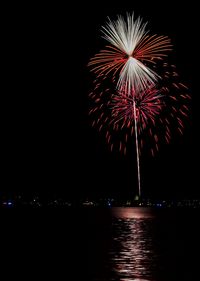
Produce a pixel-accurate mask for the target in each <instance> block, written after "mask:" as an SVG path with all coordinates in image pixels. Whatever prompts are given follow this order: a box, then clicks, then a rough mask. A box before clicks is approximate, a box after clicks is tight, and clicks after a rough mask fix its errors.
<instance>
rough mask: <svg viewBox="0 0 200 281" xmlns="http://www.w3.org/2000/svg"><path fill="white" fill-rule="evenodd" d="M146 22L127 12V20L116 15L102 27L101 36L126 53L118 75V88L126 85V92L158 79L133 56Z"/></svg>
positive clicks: (143, 32)
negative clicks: (125, 58) (114, 19)
mask: <svg viewBox="0 0 200 281" xmlns="http://www.w3.org/2000/svg"><path fill="white" fill-rule="evenodd" d="M146 24H147V23H142V19H141V18H140V17H139V18H137V19H136V20H134V14H132V15H129V14H128V13H127V21H125V20H124V18H123V17H122V16H118V19H117V20H116V21H111V20H110V19H109V20H108V22H107V24H106V26H104V27H102V32H103V34H104V35H103V38H105V39H106V40H107V41H108V42H109V43H111V44H112V45H114V46H115V47H117V48H118V49H119V50H121V51H122V52H123V53H124V54H126V55H127V60H126V62H125V64H124V66H123V68H122V69H121V71H120V75H119V80H118V84H117V88H118V89H119V90H120V89H121V88H122V87H124V85H126V87H127V91H128V93H130V92H131V91H132V90H134V91H143V90H145V89H146V88H147V87H148V86H149V85H152V84H155V82H156V81H157V80H158V77H159V76H158V75H157V74H156V73H155V72H154V71H153V70H152V69H150V68H149V67H147V66H145V65H144V64H143V63H142V62H141V61H139V60H138V59H137V58H134V51H135V48H136V47H137V46H138V45H139V44H140V43H141V42H142V41H143V40H144V38H145V36H146V34H147V33H148V31H145V27H146Z"/></svg>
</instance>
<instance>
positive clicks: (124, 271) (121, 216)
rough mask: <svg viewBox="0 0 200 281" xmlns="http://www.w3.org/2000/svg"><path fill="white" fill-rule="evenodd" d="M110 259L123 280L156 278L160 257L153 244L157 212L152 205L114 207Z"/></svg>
mask: <svg viewBox="0 0 200 281" xmlns="http://www.w3.org/2000/svg"><path fill="white" fill-rule="evenodd" d="M113 216H114V217H115V220H114V223H113V224H114V225H113V229H114V234H113V245H112V248H111V250H110V253H109V254H110V259H111V263H112V267H113V270H114V272H115V273H116V274H117V276H118V278H119V279H118V280H121V281H146V280H156V278H155V277H156V268H157V261H158V256H157V254H156V252H155V247H154V245H153V232H152V221H153V220H154V216H153V213H152V212H151V210H150V209H148V208H113Z"/></svg>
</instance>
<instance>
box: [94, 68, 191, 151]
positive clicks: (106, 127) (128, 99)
mask: <svg viewBox="0 0 200 281" xmlns="http://www.w3.org/2000/svg"><path fill="white" fill-rule="evenodd" d="M162 72H163V73H162V74H163V75H162V77H163V79H162V80H161V81H160V82H159V85H157V86H156V87H155V86H152V87H149V88H148V89H146V90H145V91H143V92H139V93H138V92H134V91H132V92H131V93H129V94H127V92H126V87H125V88H124V90H123V88H122V90H121V91H117V90H115V89H114V87H112V86H109V87H108V88H107V89H106V90H103V88H102V85H103V86H105V82H104V81H102V79H104V78H102V76H99V78H98V79H97V80H96V81H95V90H94V91H93V92H92V93H91V94H90V97H91V99H92V101H93V105H92V108H91V110H90V115H92V116H93V118H94V120H93V126H96V127H97V128H98V129H99V131H104V133H105V135H106V140H107V143H108V144H109V146H110V148H111V150H113V148H114V147H116V148H118V149H119V150H120V151H122V152H124V153H125V154H126V150H127V144H128V142H129V141H130V140H131V139H132V136H133V135H134V134H135V133H136V132H135V122H136V123H137V130H138V143H139V151H140V152H141V149H142V148H143V146H144V143H145V140H146V139H148V142H146V143H148V145H147V146H148V147H149V148H150V151H151V154H152V155H154V154H155V152H156V151H157V150H158V149H159V144H160V143H163V142H164V141H165V142H167V143H169V142H170V140H171V137H172V134H174V133H175V131H177V132H179V133H181V134H182V133H183V129H184V122H185V118H186V117H187V116H188V110H189V109H188V103H189V100H190V96H189V94H188V89H187V87H186V86H185V85H184V84H183V83H181V82H180V81H179V76H178V74H177V72H176V69H175V66H174V65H170V66H168V64H166V63H164V64H162ZM110 85H112V83H110ZM134 103H135V110H134ZM174 128H175V129H174Z"/></svg>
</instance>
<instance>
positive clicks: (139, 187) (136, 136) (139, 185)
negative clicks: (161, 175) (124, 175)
mask: <svg viewBox="0 0 200 281" xmlns="http://www.w3.org/2000/svg"><path fill="white" fill-rule="evenodd" d="M133 110H134V117H135V118H134V120H135V146H136V156H137V174H138V195H139V198H140V197H141V182H140V156H139V147H138V131H137V116H136V106H135V100H133Z"/></svg>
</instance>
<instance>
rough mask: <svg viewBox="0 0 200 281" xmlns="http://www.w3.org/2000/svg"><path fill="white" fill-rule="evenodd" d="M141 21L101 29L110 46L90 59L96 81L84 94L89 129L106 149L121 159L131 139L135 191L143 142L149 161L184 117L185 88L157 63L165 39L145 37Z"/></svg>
mask: <svg viewBox="0 0 200 281" xmlns="http://www.w3.org/2000/svg"><path fill="white" fill-rule="evenodd" d="M146 25H147V24H146V23H143V21H142V19H141V18H137V19H134V15H133V14H132V15H129V14H127V18H126V20H125V19H124V18H123V17H121V16H118V18H117V20H116V21H111V20H110V19H109V20H108V22H107V23H106V25H105V26H103V27H102V33H103V38H104V39H106V40H107V42H108V43H109V44H110V45H108V46H106V47H105V49H104V50H101V51H100V52H99V53H98V54H96V55H95V56H94V57H93V58H92V59H91V60H90V62H89V64H88V65H89V67H90V68H91V71H93V72H94V73H95V74H96V76H97V78H96V80H95V82H94V91H93V92H92V93H91V94H90V97H91V99H92V101H93V107H92V108H91V110H90V115H92V116H93V117H94V120H93V126H96V127H98V129H99V131H105V135H106V140H107V142H108V144H109V146H110V148H111V150H113V148H114V147H115V146H117V147H118V148H119V150H120V151H122V152H124V153H125V154H126V151H127V144H128V141H129V140H130V139H132V138H131V137H132V136H134V138H135V146H136V156H137V169H138V188H139V196H140V195H141V188H140V153H141V149H142V148H143V146H144V143H145V139H146V138H147V137H148V146H150V139H151V143H152V144H153V146H152V147H151V148H150V151H151V153H152V155H154V154H155V151H157V150H158V149H159V143H160V142H163V139H164V140H165V141H166V142H167V143H169V142H170V140H171V136H172V134H173V127H174V126H175V127H176V128H177V131H178V132H180V133H181V134H182V133H183V128H184V119H185V118H186V117H187V115H188V100H189V98H190V97H189V95H188V94H187V87H186V86H185V85H184V84H182V83H181V82H179V76H178V74H177V72H176V70H175V66H174V65H168V64H167V63H165V62H163V60H164V58H165V57H166V56H167V53H168V51H171V50H172V45H171V42H170V39H169V38H168V37H167V36H159V35H156V34H155V35H149V33H148V31H147V30H146Z"/></svg>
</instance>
